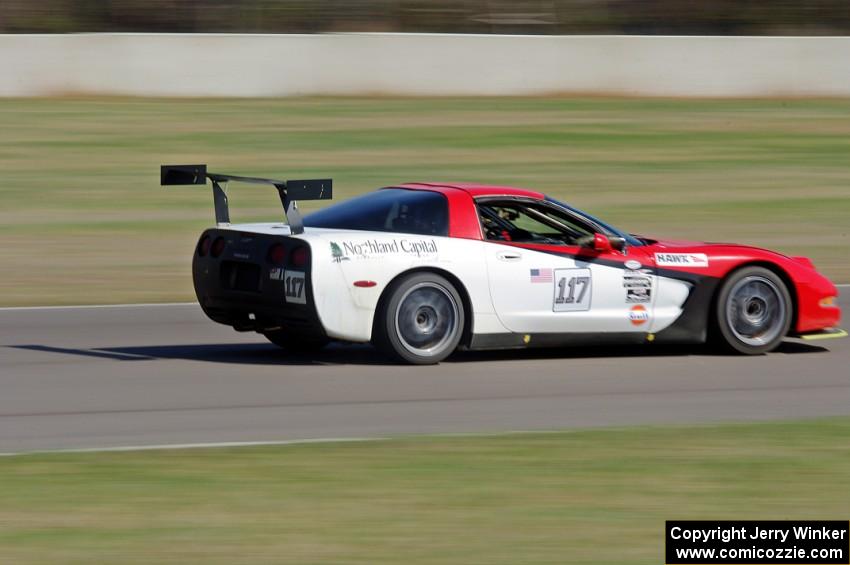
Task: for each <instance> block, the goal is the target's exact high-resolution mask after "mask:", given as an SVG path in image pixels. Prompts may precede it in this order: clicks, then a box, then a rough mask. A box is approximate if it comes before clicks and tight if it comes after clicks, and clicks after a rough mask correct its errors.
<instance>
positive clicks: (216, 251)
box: [210, 237, 224, 257]
mask: <svg viewBox="0 0 850 565" xmlns="http://www.w3.org/2000/svg"><path fill="white" fill-rule="evenodd" d="M222 252H224V238H223V237H217V238H215V241H213V243H212V249H211V250H210V255H212V256H213V257H218V256H219V255H221V254H222Z"/></svg>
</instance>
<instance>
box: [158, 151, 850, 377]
mask: <svg viewBox="0 0 850 565" xmlns="http://www.w3.org/2000/svg"><path fill="white" fill-rule="evenodd" d="M208 179H209V180H210V181H211V183H212V188H213V197H214V204H215V214H216V222H217V225H216V226H215V227H213V228H210V229H208V230H206V231H204V233H203V234H202V235H201V237H200V239H199V241H198V244H197V248H196V250H195V253H194V259H193V263H192V275H193V279H194V285H195V291H196V293H197V296H198V301H199V303H200V305H201V308H203V311H204V312H205V313H206V315H207V316H209V317H210V318H211V319H212V320H214V321H216V322H219V323H222V324H227V325H229V326H232V327H233V328H235V329H236V330H238V331H255V332H258V333H261V334H263V335H264V336H266V337H267V338H268V339H269V340H270V341H272V342H273V343H275V344H277V345H280V346H282V347H284V348H289V349H291V350H293V351H304V350H308V349H315V348H318V347H322V346H324V345H325V344H327V343H328V342H329V341H332V340H339V341H346V342H363V343H366V342H372V343H373V344H375V345H376V346H377V347H378V348H380V349H381V350H383V351H385V352H386V353H388V354H389V355H391V356H393V357H395V358H396V359H398V360H401V361H403V362H407V363H417V364H427V363H437V362H439V361H440V360H442V359H444V358H445V357H446V356H448V355H449V354H451V353H452V352H453V351H454V350H455V349H457V348H458V347H465V348H469V349H491V348H524V347H536V346H562V345H576V344H609V343H646V342H652V343H704V342H706V341H707V340H713V341H715V342H717V343H719V344H721V345H722V346H724V347H726V348H728V349H729V350H731V351H733V352H738V353H743V354H759V353H764V352H767V351H770V350H772V349H774V348H775V347H776V346H777V345H778V344H779V343H780V341H781V340H782V339H783V338H784V337H785V336H796V337H839V336H845V335H847V334H846V333H845V332H843V331H841V330H839V329H837V328H836V326H837V324H838V322H839V319H840V310H839V308H838V305H837V302H836V297H837V294H838V292H837V290H836V287H835V285H833V284H832V283H831V282H830V281H829V280H828V279H827V278H826V277H824V276H823V275H821V274H819V273H818V272H817V271H816V270H815V267H814V265H813V264H812V263H811V261H809V260H808V259H806V258H804V257H786V256H785V255H781V254H779V253H775V252H772V251H767V250H764V249H757V248H754V247H747V246H743V245H733V244H725V243H697V242H682V241H665V240H656V239H651V238H647V237H638V236H635V235H631V234H629V233H626V232H623V231H621V230H618V229H616V228H614V227H612V226H610V225H608V224H607V223H605V222H603V221H601V220H598V219H596V218H594V217H593V216H591V215H589V214H586V213H584V212H581V211H579V210H577V209H575V208H573V207H571V206H569V205H567V204H564V203H562V202H559V201H557V200H555V199H553V198H550V197H548V196H545V195H544V194H541V193H539V192H535V191H532V190H523V189H518V188H508V187H500V186H486V185H478V184H463V183H412V184H402V185H397V186H392V187H388V188H382V189H380V190H377V191H375V192H371V193H368V194H364V195H362V196H358V197H356V198H353V199H351V200H347V201H345V202H342V203H338V204H335V205H331V206H329V207H327V208H324V209H321V210H319V211H317V212H314V213H312V214H309V215H307V216H306V217H302V216H301V214H300V213H299V211H298V206H297V202H296V201H297V200H307V199H312V200H316V199H328V198H331V195H332V183H331V181H330V180H328V179H321V180H308V181H279V180H273V179H261V178H251V177H239V176H233V175H220V174H215V173H208V172H207V170H206V166H205V165H179V166H163V167H162V170H161V183H162V184H163V185H179V184H206V182H207V180H208ZM230 181H234V182H249V183H261V184H267V185H271V186H274V187H275V188H276V189H277V191H278V193H279V196H280V199H281V202H282V204H283V208H284V215H285V217H284V218H283V220H285V221H280V222H276V223H262V224H231V223H230V214H229V210H228V204H227V196H226V194H225V185H226V183H228V182H230Z"/></svg>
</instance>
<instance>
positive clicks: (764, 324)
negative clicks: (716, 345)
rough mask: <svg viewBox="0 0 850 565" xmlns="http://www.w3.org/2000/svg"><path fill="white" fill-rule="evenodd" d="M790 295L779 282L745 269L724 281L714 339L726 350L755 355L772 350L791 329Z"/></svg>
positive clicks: (761, 270)
mask: <svg viewBox="0 0 850 565" xmlns="http://www.w3.org/2000/svg"><path fill="white" fill-rule="evenodd" d="M791 313H792V305H791V295H790V294H789V293H788V288H787V287H786V286H785V283H784V282H782V279H780V278H779V276H777V275H776V273H774V272H773V271H769V270H768V269H765V268H762V267H746V268H744V269H741V270H740V271H736V272H734V273H732V275H730V276H729V278H727V279H726V281H724V283H723V286H722V287H721V288H720V293H719V295H718V297H717V304H716V311H715V316H716V322H717V323H716V326H717V327H716V338H717V339H718V341H719V342H720V343H721V344H722V345H725V346H726V347H727V348H728V349H731V350H733V351H736V352H738V353H743V354H745V355H758V354H760V353H767V352H768V351H772V350H773V349H775V348H776V347H777V346H778V345H779V343H780V342H781V341H782V338H783V337H785V334H787V333H788V328H789V327H790V326H791Z"/></svg>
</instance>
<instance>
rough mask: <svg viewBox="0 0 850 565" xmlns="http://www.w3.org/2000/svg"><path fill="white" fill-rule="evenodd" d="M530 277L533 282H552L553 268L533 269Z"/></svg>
mask: <svg viewBox="0 0 850 565" xmlns="http://www.w3.org/2000/svg"><path fill="white" fill-rule="evenodd" d="M529 277H530V279H531V282H533V283H550V282H552V269H531V270H530V271H529Z"/></svg>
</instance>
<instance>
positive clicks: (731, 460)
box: [0, 418, 850, 565]
mask: <svg viewBox="0 0 850 565" xmlns="http://www.w3.org/2000/svg"><path fill="white" fill-rule="evenodd" d="M848 438H850V418H839V419H827V420H817V421H807V422H783V423H759V424H723V425H712V426H689V427H667V428H626V429H612V430H597V431H577V432H557V433H532V434H514V435H501V436H489V437H485V436H479V437H475V436H469V437H429V438H428V437H426V438H409V439H396V440H389V441H379V442H368V443H332V444H312V445H294V446H278V447H251V448H230V449H197V450H180V451H146V452H134V453H87V454H83V453H75V454H72V453H57V454H42V455H24V456H16V457H8V458H0V562H3V563H16V564H26V563H57V562H62V563H87V564H88V563H116V562H121V563H130V562H164V563H240V562H289V563H299V564H300V563H321V562H330V563H363V564H367V563H368V564H373V563H399V562H405V563H411V564H414V563H463V564H468V563H488V564H511V565H512V564H516V563H576V564H581V563H610V564H630V563H646V564H654V563H661V562H663V561H662V559H663V558H662V548H663V527H664V520H667V519H827V518H829V519H846V517H847V509H848V508H850V441H848Z"/></svg>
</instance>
